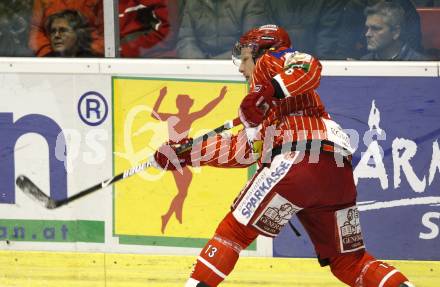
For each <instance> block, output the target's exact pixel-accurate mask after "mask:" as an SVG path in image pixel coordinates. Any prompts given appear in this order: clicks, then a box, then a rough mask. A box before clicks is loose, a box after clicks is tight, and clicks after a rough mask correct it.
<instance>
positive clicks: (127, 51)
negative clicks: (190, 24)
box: [119, 0, 179, 58]
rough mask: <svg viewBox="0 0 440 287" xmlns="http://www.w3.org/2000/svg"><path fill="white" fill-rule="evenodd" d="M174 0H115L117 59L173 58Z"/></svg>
mask: <svg viewBox="0 0 440 287" xmlns="http://www.w3.org/2000/svg"><path fill="white" fill-rule="evenodd" d="M178 19H179V11H178V5H177V0H119V33H120V48H119V52H120V56H121V57H143V58H147V57H149V58H170V57H171V58H175V57H176V50H175V46H176V40H177V32H178V26H179V21H178Z"/></svg>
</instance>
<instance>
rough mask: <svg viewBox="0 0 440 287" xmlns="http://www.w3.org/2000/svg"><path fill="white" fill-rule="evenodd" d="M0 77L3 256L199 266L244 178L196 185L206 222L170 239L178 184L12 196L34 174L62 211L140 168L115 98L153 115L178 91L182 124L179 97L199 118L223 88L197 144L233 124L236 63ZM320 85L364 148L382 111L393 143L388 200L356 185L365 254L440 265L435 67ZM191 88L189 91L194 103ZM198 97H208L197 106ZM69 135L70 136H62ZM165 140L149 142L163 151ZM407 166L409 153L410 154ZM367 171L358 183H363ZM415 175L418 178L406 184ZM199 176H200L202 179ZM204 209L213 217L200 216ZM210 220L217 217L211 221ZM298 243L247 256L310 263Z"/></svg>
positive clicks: (234, 173)
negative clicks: (132, 257) (44, 201)
mask: <svg viewBox="0 0 440 287" xmlns="http://www.w3.org/2000/svg"><path fill="white" fill-rule="evenodd" d="M213 66H215V67H216V69H212V67H213ZM0 72H1V74H0V84H1V86H2V90H0V96H1V97H2V99H7V100H4V101H0V132H1V136H0V147H1V154H0V156H1V159H2V161H1V162H0V181H1V183H2V185H1V187H0V204H1V209H0V249H2V250H4V251H10V252H15V251H44V252H49V251H51V252H85V253H89V252H92V253H93V252H96V254H103V255H102V256H104V255H106V254H111V253H127V254H158V255H165V254H167V255H195V254H197V253H198V252H199V250H200V247H201V246H202V245H203V244H204V243H205V242H206V241H207V238H209V234H212V232H213V230H214V229H215V226H216V222H217V221H218V220H219V219H220V218H221V215H222V214H224V213H225V212H226V211H227V209H228V208H229V204H230V203H231V201H232V200H233V198H234V196H235V194H237V193H238V192H239V190H240V186H242V185H243V184H244V183H245V181H246V178H247V176H248V171H246V170H225V171H215V170H209V176H208V173H207V174H206V177H203V178H202V177H200V178H199V179H200V180H199V179H197V180H194V184H195V185H194V186H197V189H193V190H190V191H189V193H188V199H187V200H188V201H187V202H185V204H186V206H192V207H193V209H194V210H197V211H196V212H194V214H191V212H188V210H185V209H184V220H183V224H181V223H179V222H178V220H177V219H176V217H175V216H173V217H172V219H171V220H170V222H169V225H168V226H167V229H166V232H165V233H164V234H162V233H161V231H160V219H159V217H160V216H161V215H162V214H163V213H164V212H165V211H166V209H167V207H168V206H170V201H171V199H172V198H173V196H174V195H175V194H176V192H177V191H176V189H175V184H174V182H173V178H172V177H171V176H170V175H169V174H168V175H167V179H166V183H164V184H159V185H160V187H161V190H162V191H161V192H162V193H160V192H159V191H158V189H155V190H151V189H148V185H147V184H146V181H143V180H141V178H140V177H139V176H134V177H132V178H131V179H128V180H127V181H126V182H125V183H123V182H121V183H118V184H116V185H115V186H112V187H107V188H105V189H103V190H101V191H99V192H96V193H94V194H91V195H89V196H87V197H86V198H84V199H81V200H78V201H77V202H75V203H72V204H70V205H68V206H66V207H63V208H60V209H57V210H47V209H45V208H44V207H41V206H39V205H36V204H35V202H33V201H31V200H30V199H29V198H28V197H26V196H25V195H24V194H23V193H22V192H20V191H19V190H18V189H17V188H16V187H15V184H14V181H15V178H16V177H17V176H18V175H19V174H21V173H24V174H27V175H29V177H30V178H31V179H32V180H33V181H34V182H35V183H36V184H37V185H38V186H39V187H41V189H42V190H44V191H45V192H47V193H48V194H50V195H51V196H53V197H55V198H58V199H61V198H65V197H66V196H67V195H69V196H70V195H73V194H75V193H76V192H78V191H80V190H82V189H84V188H86V187H88V186H91V185H94V184H96V183H97V182H99V181H101V180H104V179H107V178H109V177H111V176H112V175H114V174H116V173H117V172H119V171H121V170H123V169H124V168H126V167H129V166H130V165H131V164H132V163H133V162H132V161H130V160H128V161H127V160H126V161H124V159H123V157H121V155H123V152H124V151H126V146H125V145H124V140H122V141H120V140H121V137H120V136H121V133H122V135H123V134H124V129H125V127H124V124H125V123H126V121H124V120H126V119H124V117H125V116H124V114H123V113H124V108H126V107H127V106H128V104H127V103H124V104H123V105H122V103H120V104H121V105H120V106H119V104H118V103H117V100H116V98H117V97H120V98H119V99H126V100H127V99H128V100H132V101H131V103H132V104H133V106H136V105H138V104H139V105H140V104H148V105H149V106H150V108H151V105H153V104H154V99H153V98H151V99H150V98H147V96H148V95H152V96H154V97H157V96H158V93H159V91H158V89H160V88H161V87H163V85H162V84H159V85H157V82H158V81H159V82H160V83H167V85H168V84H169V88H170V90H169V96H170V98H168V99H167V100H166V101H168V102H166V101H165V102H164V106H162V107H161V108H163V110H162V111H171V112H175V111H176V105H175V101H176V99H177V96H178V95H179V94H180V93H189V94H191V95H193V96H194V99H195V100H194V110H197V109H200V108H202V107H203V106H204V105H206V104H207V102H209V101H210V100H212V99H213V98H215V97H216V96H217V95H218V94H219V90H220V89H221V87H222V86H223V85H229V92H230V93H229V94H227V95H226V97H225V102H222V103H221V104H219V106H218V107H216V108H214V109H213V110H212V114H208V115H207V116H206V118H204V119H200V121H195V122H194V126H193V128H194V130H192V133H193V135H194V134H195V133H196V132H199V131H200V130H202V129H203V128H212V127H215V126H218V125H219V124H223V122H224V120H225V119H229V118H231V117H234V116H235V114H236V107H237V102H238V101H239V98H240V97H242V94H243V92H244V90H245V84H244V83H243V78H242V76H241V75H240V74H239V73H238V72H237V69H236V67H234V66H233V65H232V64H231V63H230V62H229V61H184V60H174V61H167V62H166V65H164V63H163V62H161V61H159V60H139V61H129V60H127V61H117V60H111V59H108V60H107V59H105V60H104V59H102V60H93V61H90V60H86V59H78V60H75V61H73V62H72V61H71V60H66V61H63V60H60V59H1V61H0ZM323 73H324V77H323V80H322V85H321V87H320V88H319V92H320V93H321V96H322V100H323V101H324V103H325V104H326V105H327V106H328V110H329V112H330V113H331V114H333V116H334V117H335V119H336V120H337V121H339V122H341V123H342V125H343V126H344V127H345V128H350V129H355V130H357V131H358V132H359V133H360V134H362V136H363V134H364V133H365V132H366V131H369V130H370V126H369V125H368V122H369V114H370V111H371V108H372V103H373V100H375V106H376V108H377V110H378V111H380V115H381V117H380V121H379V122H378V123H376V126H380V127H381V128H382V129H383V130H384V131H385V132H386V134H387V138H386V140H378V143H379V146H380V147H381V148H382V150H383V152H384V160H383V163H384V167H385V171H386V175H387V179H388V187H387V188H383V187H382V186H381V181H380V180H379V179H378V178H370V179H367V178H359V179H358V180H359V183H358V187H359V208H360V210H361V221H362V226H363V231H364V236H365V242H366V245H367V247H368V248H369V249H370V250H371V251H372V252H373V253H374V254H375V255H376V256H377V257H379V258H385V259H411V260H440V253H439V250H440V245H439V242H440V240H439V234H438V232H439V225H440V222H439V221H440V219H439V214H440V210H439V208H440V207H439V202H438V198H439V197H440V194H439V190H440V188H439V187H440V186H439V176H440V174H439V169H438V165H437V164H436V163H437V162H438V161H437V158H436V157H434V156H433V155H435V156H437V149H436V148H437V145H436V144H437V138H438V130H439V129H440V126H439V125H438V122H439V121H438V119H439V116H438V110H439V105H438V90H439V80H438V79H439V73H438V63H434V62H432V63H422V62H421V63H347V62H325V63H324V71H323ZM133 79H134V81H137V84H136V85H140V86H139V87H138V88H139V91H135V90H134V88H133V86H130V85H132V84H130V85H129V86H126V85H125V84H124V85H122V86H120V88H119V90H117V87H116V86H115V81H119V80H121V81H131V80H133ZM120 83H121V82H120ZM118 85H119V84H118ZM143 85H145V86H143ZM161 85H162V86H161ZM172 87H177V88H175V90H172V89H173V88H172ZM187 87H189V88H190V89H188V90H185V89H186V88H187ZM196 87H199V89H200V90H201V91H203V93H201V92H200V94H197V93H198V92H199V91H198V90H197V89H196ZM148 88H152V90H148ZM194 89H195V90H194ZM143 91H145V93H142V92H143ZM118 92H119V93H120V94H119V95H118V94H117V93H118ZM147 92H148V93H147ZM202 94H203V95H202ZM204 95H207V96H204ZM124 96H125V98H124ZM396 98H397V100H396ZM147 99H148V100H150V102H149V103H147V101H146V100H147ZM136 100H139V101H140V102H139V103H137V102H136ZM84 105H86V106H87V105H88V106H87V107H88V108H87V109H85V108H84ZM116 110H118V113H120V114H119V115H117V114H116V112H115V111H116ZM93 115H95V118H93V117H92V116H93ZM141 118H143V119H141ZM139 119H141V121H140V122H138V123H137V125H138V127H141V126H142V124H145V123H148V121H146V120H145V119H146V115H141V116H140V117H139ZM205 120H206V121H205ZM115 123H116V124H115ZM164 128H166V127H163V126H162V127H161V129H162V130H163V129H164ZM373 129H374V128H373ZM59 131H62V132H63V133H62V135H63V136H64V137H58V136H59ZM143 136H144V137H145V138H143ZM151 136H152V134H151V132H150V134H145V135H141V136H140V137H139V135H138V136H137V137H136V135H134V134H131V135H130V136H129V138H130V137H131V139H132V140H133V141H132V143H133V146H132V147H134V148H135V150H136V149H137V151H142V148H143V145H144V142H145V140H147V141H148V140H149V139H151V138H148V137H151ZM165 138H166V137H163V138H160V139H159V138H157V139H155V140H157V141H153V142H154V143H156V144H160V142H161V141H162V140H163V139H165ZM396 139H405V141H399V140H398V141H397V142H396V141H395V140H396ZM151 140H152V139H151ZM410 142H414V143H415V144H416V146H417V148H416V153H415V155H414V156H413V157H411V156H409V157H411V158H410V159H409V160H408V163H409V165H410V167H411V169H408V165H406V167H405V168H406V169H405V170H404V168H403V166H405V164H403V165H402V161H401V165H400V168H398V169H397V171H398V172H399V173H400V177H398V179H396V178H395V175H396V174H397V172H396V170H395V164H394V161H395V160H394V159H393V143H395V144H396V143H397V144H410ZM60 143H65V145H62V144H61V145H60ZM145 144H146V143H145ZM369 144H371V142H370V143H369ZM369 144H365V143H364V142H361V145H360V148H359V150H358V151H357V153H356V155H355V157H354V163H355V168H356V167H357V166H358V164H359V162H361V154H360V152H365V151H366V150H368V148H369ZM57 147H58V148H57ZM60 147H62V148H60ZM121 147H123V150H122V152H121V149H120V148H121ZM408 147H409V145H408ZM413 151H414V149H413ZM399 154H400V155H402V154H404V152H403V150H401V151H400V153H399ZM146 155H147V153H146V154H145V156H146ZM407 155H408V153H407ZM397 157H398V155H397ZM433 158H434V159H435V160H432V159H433ZM207 171H208V169H207ZM357 171H358V172H359V174H361V175H362V170H357ZM411 171H413V173H414V175H415V176H412V177H410V176H408V175H410V174H411V173H412V172H411ZM355 172H356V169H355ZM194 174H195V176H198V175H199V174H197V173H196V171H194ZM218 174H222V178H221V179H219V178H216V175H218ZM399 179H400V181H399ZM139 182H141V183H140V185H139ZM231 183H233V186H232V187H231ZM396 185H398V186H396ZM225 187H228V188H229V187H230V188H229V189H227V190H226V188H225ZM204 190H207V191H209V192H206V193H205V192H203V191H204ZM225 190H226V192H224V191H225ZM150 195H152V196H155V197H156V199H155V201H154V200H153V201H151V197H150ZM162 195H163V199H162V200H163V201H162V202H161V201H160V200H161V199H160V198H162ZM216 198H218V201H216ZM199 200H200V201H199ZM206 202H209V203H210V204H209V206H206V205H204V203H206ZM131 206H134V207H135V208H132V209H131ZM154 208H158V210H155V209H154ZM197 208H198V209H197ZM204 210H209V212H210V213H209V214H210V215H209V216H211V215H212V217H208V216H206V217H203V216H201V215H202V214H203V211H204ZM150 211H152V212H155V213H154V217H151V218H148V216H146V215H148V212H150ZM206 214H208V213H206ZM196 219H197V220H199V221H197V222H196V221H195V220H196ZM193 220H194V221H193ZM192 222H193V223H194V224H192ZM378 222H380V223H381V224H378ZM294 224H296V225H297V227H298V228H300V229H302V228H301V226H300V224H298V223H297V222H296V223H294ZM192 226H194V230H192ZM204 227H206V228H204ZM301 231H302V232H301V233H302V234H303V236H302V237H301V238H297V237H295V236H294V235H293V233H292V231H291V230H290V229H288V228H285V229H284V230H283V231H282V233H281V235H280V236H279V238H277V239H276V240H274V241H272V240H270V239H265V238H259V239H258V242H257V244H256V245H253V246H252V247H251V249H250V250H247V251H245V252H244V253H243V255H244V256H260V257H274V256H275V257H305V258H313V257H314V253H313V250H312V247H311V245H310V243H309V240H308V238H307V236H306V235H305V233H304V231H303V230H301ZM198 234H199V235H200V236H197V235H198ZM93 254H95V253H93ZM54 256H56V254H55V255H54ZM93 256H95V255H93ZM274 260H275V259H274ZM280 260H283V259H280ZM314 260H315V259H310V262H315V261H314ZM191 261H192V260H191ZM282 262H283V261H282ZM424 262H425V261H420V262H417V264H419V265H420V268H424V267H423V266H425V267H426V266H430V263H429V264H428V262H429V261H426V264H425V263H424ZM36 263H37V264H40V263H41V261H36ZM41 264H43V265H44V263H41ZM47 264H51V263H50V261H48V262H47ZM313 264H315V263H313ZM408 264H410V263H408ZM274 266H275V265H274ZM319 270H322V269H319ZM42 276H43V277H45V276H47V275H42ZM78 278H79V277H78ZM78 280H80V279H78ZM80 281H81V280H80ZM81 282H82V281H81ZM11 284H12V283H11ZM12 286H14V285H12Z"/></svg>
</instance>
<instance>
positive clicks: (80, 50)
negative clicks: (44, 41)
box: [45, 10, 96, 57]
mask: <svg viewBox="0 0 440 287" xmlns="http://www.w3.org/2000/svg"><path fill="white" fill-rule="evenodd" d="M45 31H46V35H47V37H48V38H49V40H50V46H51V50H52V51H51V52H50V53H48V54H46V55H45V57H96V55H95V54H94V53H93V52H92V46H91V43H92V35H91V33H90V27H89V25H88V24H87V20H86V19H85V18H84V17H83V16H82V15H81V14H80V13H79V12H78V11H75V10H64V11H61V12H58V13H55V14H52V15H50V16H49V17H48V18H47V20H46V24H45Z"/></svg>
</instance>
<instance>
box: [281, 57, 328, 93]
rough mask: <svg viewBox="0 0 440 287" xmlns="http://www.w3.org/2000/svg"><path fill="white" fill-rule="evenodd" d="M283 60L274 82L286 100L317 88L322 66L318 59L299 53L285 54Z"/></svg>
mask: <svg viewBox="0 0 440 287" xmlns="http://www.w3.org/2000/svg"><path fill="white" fill-rule="evenodd" d="M284 58H285V59H284V63H283V67H282V69H281V70H280V71H279V73H278V74H277V75H275V77H274V80H275V81H277V82H278V84H279V85H280V87H281V89H282V91H283V93H284V96H285V97H286V98H287V97H291V96H297V95H301V94H303V93H306V92H309V91H311V90H314V89H316V88H317V87H318V86H319V82H320V80H321V70H322V65H321V63H320V62H319V60H318V59H316V58H314V57H312V56H310V55H308V54H305V53H300V52H294V53H287V54H286V55H285V56H284Z"/></svg>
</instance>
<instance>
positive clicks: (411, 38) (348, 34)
mask: <svg viewBox="0 0 440 287" xmlns="http://www.w3.org/2000/svg"><path fill="white" fill-rule="evenodd" d="M379 2H391V3H395V4H397V5H400V6H401V7H402V8H403V10H404V12H405V17H404V22H403V25H402V26H401V38H402V39H404V42H405V43H407V44H408V45H409V46H410V47H411V48H412V49H414V50H416V51H418V52H422V51H423V47H422V42H421V37H422V36H421V28H420V16H419V14H418V13H417V10H416V7H415V6H414V4H413V2H412V1H411V0H347V1H346V2H345V4H344V9H343V11H344V12H343V15H342V18H341V23H340V27H339V33H338V34H339V41H338V48H337V56H336V58H338V59H347V58H355V59H359V58H360V57H361V56H362V55H364V54H365V53H367V44H366V39H365V37H364V33H363V32H364V25H365V20H366V17H365V14H364V10H365V8H366V7H369V6H374V5H375V4H377V3H379Z"/></svg>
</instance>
